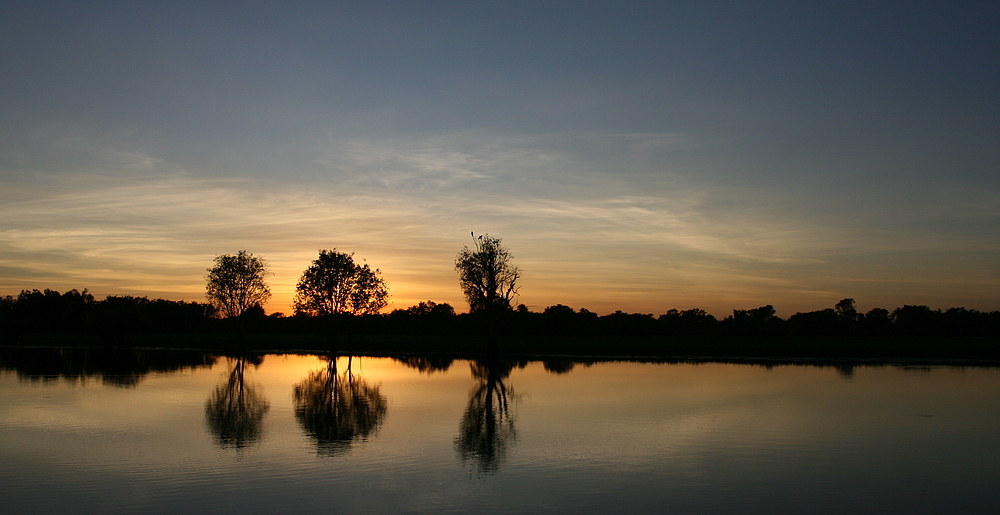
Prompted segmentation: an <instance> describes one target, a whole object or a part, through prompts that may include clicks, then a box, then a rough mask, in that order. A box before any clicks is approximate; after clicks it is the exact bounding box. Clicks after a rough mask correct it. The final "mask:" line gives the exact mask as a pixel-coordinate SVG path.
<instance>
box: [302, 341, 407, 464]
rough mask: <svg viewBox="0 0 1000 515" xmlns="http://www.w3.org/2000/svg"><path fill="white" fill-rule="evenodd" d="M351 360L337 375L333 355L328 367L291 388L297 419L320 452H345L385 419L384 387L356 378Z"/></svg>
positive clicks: (335, 360)
mask: <svg viewBox="0 0 1000 515" xmlns="http://www.w3.org/2000/svg"><path fill="white" fill-rule="evenodd" d="M348 363H349V364H348V367H347V371H345V372H344V374H343V375H338V374H337V358H336V357H331V358H330V362H329V364H328V365H327V367H326V368H324V369H323V370H319V371H315V372H311V373H310V374H309V376H308V377H306V378H305V379H303V380H302V381H301V382H299V384H297V385H295V387H294V389H293V391H292V396H293V399H294V401H295V418H297V419H298V421H299V424H300V425H301V426H302V429H303V430H304V431H305V433H306V434H307V435H308V436H310V437H312V438H313V439H315V440H316V447H317V451H318V452H319V454H321V455H325V456H333V455H336V454H339V453H341V452H344V451H346V450H347V449H348V448H349V447H350V445H351V443H352V442H354V441H356V440H365V439H367V438H368V437H369V436H370V435H373V434H375V433H376V432H378V429H379V428H380V427H381V426H382V421H383V420H384V419H385V414H386V411H387V407H388V402H387V400H386V398H385V396H384V395H382V392H381V388H380V387H379V386H378V385H373V384H369V383H368V382H367V381H365V380H364V379H361V378H359V377H355V376H354V375H353V374H352V373H351V367H350V359H349V360H348Z"/></svg>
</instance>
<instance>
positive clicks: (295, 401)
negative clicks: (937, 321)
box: [0, 349, 1000, 514]
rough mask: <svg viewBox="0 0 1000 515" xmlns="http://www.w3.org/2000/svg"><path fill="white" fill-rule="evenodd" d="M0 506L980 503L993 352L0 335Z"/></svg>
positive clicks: (997, 419)
mask: <svg viewBox="0 0 1000 515" xmlns="http://www.w3.org/2000/svg"><path fill="white" fill-rule="evenodd" d="M0 358H2V361H0V363H2V371H0V503H2V506H3V508H2V509H3V512H4V513H15V514H21V513H42V512H45V513H59V512H66V513H75V514H78V513H95V514H96V513H101V514H108V513H112V514H114V513H147V514H148V513H195V514H197V513H213V514H215V513H240V514H253V513H354V514H357V513H473V512H486V513H610V512H627V513H845V512H852V513H886V512H892V513H990V512H993V513H996V512H998V510H1000V488H998V487H997V485H998V482H1000V370H998V369H996V368H985V367H949V366H929V367H928V366H902V365H883V366H854V367H851V366H840V367H830V366H827V367H820V366H806V365H776V366H772V367H764V366H759V365H747V364H725V363H701V364H694V363H679V364H664V363H636V362H598V363H574V362H572V361H566V360H554V361H547V362H543V361H524V362H517V363H492V364H486V363H474V362H469V361H463V360H454V361H451V360H447V359H441V358H436V359H425V358H406V359H405V360H397V359H390V358H370V357H354V358H351V359H348V358H347V357H340V358H338V359H336V360H334V361H330V360H329V359H326V358H324V357H320V356H313V355H266V356H256V357H251V358H249V359H234V358H226V357H215V356H210V355H203V354H198V353H182V352H145V353H142V352H139V353H136V352H128V353H110V352H82V351H76V352H69V351H58V350H52V349H46V350H39V351H34V352H29V351H18V350H14V349H0Z"/></svg>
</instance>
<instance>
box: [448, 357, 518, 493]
mask: <svg viewBox="0 0 1000 515" xmlns="http://www.w3.org/2000/svg"><path fill="white" fill-rule="evenodd" d="M471 367H472V377H473V378H474V379H475V380H476V385H475V386H474V387H473V388H472V390H471V391H470V392H469V404H468V405H467V406H466V408H465V413H464V414H463V415H462V421H461V423H460V424H459V427H458V437H457V438H455V449H456V450H457V451H458V454H459V456H461V459H462V462H463V463H466V462H469V461H473V462H475V463H476V466H477V468H478V470H479V472H480V473H482V474H490V473H493V472H496V471H497V469H499V467H500V464H502V463H503V462H504V460H505V459H506V456H507V449H508V447H510V446H511V445H512V444H513V443H514V440H515V439H516V438H517V431H516V429H515V427H514V414H513V413H512V411H511V405H512V404H516V402H517V397H516V395H515V394H514V391H513V389H512V388H510V387H509V386H508V385H507V384H506V383H504V380H505V379H506V378H507V376H509V375H510V372H511V369H512V368H513V367H514V363H500V362H499V360H496V359H489V360H488V361H486V362H473V363H471Z"/></svg>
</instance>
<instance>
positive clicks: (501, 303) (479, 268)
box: [455, 234, 521, 312]
mask: <svg viewBox="0 0 1000 515" xmlns="http://www.w3.org/2000/svg"><path fill="white" fill-rule="evenodd" d="M474 243H475V248H472V249H470V248H469V247H467V246H466V247H463V248H462V251H461V252H459V253H458V257H456V258H455V270H457V271H458V280H459V283H460V284H461V286H462V292H463V293H464V294H465V299H466V300H467V301H468V302H469V309H470V310H471V311H473V312H476V311H490V312H493V311H498V310H507V309H510V305H511V301H512V300H513V299H514V297H515V296H516V295H517V289H518V284H517V281H518V279H520V278H521V269H519V268H518V267H517V266H515V265H514V264H513V263H512V259H513V257H514V256H512V255H511V254H510V251H508V250H507V248H506V247H504V246H503V245H502V244H501V242H500V238H493V237H491V236H490V235H488V234H484V235H480V236H479V237H477V238H474Z"/></svg>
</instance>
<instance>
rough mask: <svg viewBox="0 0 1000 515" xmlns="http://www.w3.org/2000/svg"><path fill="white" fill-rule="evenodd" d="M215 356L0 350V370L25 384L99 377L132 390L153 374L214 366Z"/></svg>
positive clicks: (201, 353)
mask: <svg viewBox="0 0 1000 515" xmlns="http://www.w3.org/2000/svg"><path fill="white" fill-rule="evenodd" d="M215 361H216V357H215V356H213V355H211V354H205V353H203V352H196V351H132V350H125V349H24V348H4V349H0V370H11V371H14V372H16V373H17V375H18V377H19V378H20V379H22V380H25V381H58V380H62V381H72V382H79V381H83V380H86V379H89V378H100V380H101V382H102V383H103V384H107V385H112V386H122V387H133V386H136V385H137V384H139V383H140V382H141V381H142V379H143V378H145V377H146V376H147V375H148V374H151V373H161V372H176V371H181V370H189V369H196V368H201V367H211V366H212V365H214V364H215Z"/></svg>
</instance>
